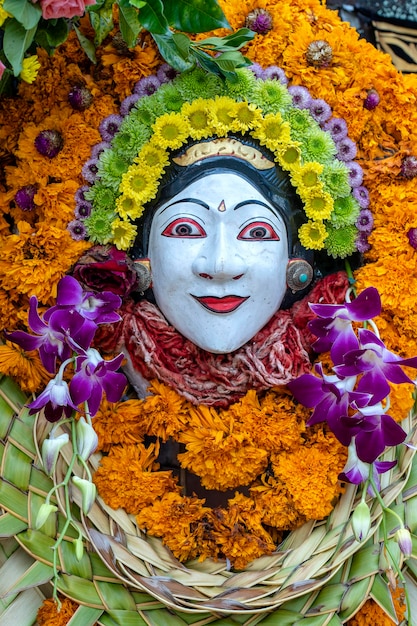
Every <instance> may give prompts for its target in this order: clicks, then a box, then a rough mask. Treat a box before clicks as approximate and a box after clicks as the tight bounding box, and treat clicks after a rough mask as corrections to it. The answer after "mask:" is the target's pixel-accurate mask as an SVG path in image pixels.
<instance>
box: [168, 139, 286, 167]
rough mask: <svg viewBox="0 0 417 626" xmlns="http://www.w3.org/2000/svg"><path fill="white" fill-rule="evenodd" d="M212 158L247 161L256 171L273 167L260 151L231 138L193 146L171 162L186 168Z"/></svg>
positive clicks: (272, 162)
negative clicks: (228, 157)
mask: <svg viewBox="0 0 417 626" xmlns="http://www.w3.org/2000/svg"><path fill="white" fill-rule="evenodd" d="M213 156H233V157H236V158H237V159H242V160H243V161H247V162H248V163H250V164H251V165H253V167H255V168H256V169H257V170H269V169H272V168H273V167H275V163H274V161H270V160H269V159H267V158H266V157H265V156H264V155H263V154H262V153H261V152H260V150H257V149H256V148H254V147H252V146H248V145H245V144H243V143H241V142H240V141H238V139H235V138H233V137H219V138H218V139H213V140H212V141H202V142H201V143H197V144H194V145H192V146H190V147H189V148H188V149H187V150H186V151H185V152H184V153H183V154H182V155H180V156H178V157H174V158H173V161H174V163H176V164H177V165H181V166H183V167H186V166H187V165H191V164H192V163H196V162H197V161H202V160H203V159H208V158H209V157H213Z"/></svg>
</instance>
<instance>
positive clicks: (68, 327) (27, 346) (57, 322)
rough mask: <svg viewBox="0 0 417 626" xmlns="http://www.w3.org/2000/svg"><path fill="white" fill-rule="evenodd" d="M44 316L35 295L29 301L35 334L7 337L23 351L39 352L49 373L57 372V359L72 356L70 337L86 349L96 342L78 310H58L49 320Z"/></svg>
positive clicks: (30, 320)
mask: <svg viewBox="0 0 417 626" xmlns="http://www.w3.org/2000/svg"><path fill="white" fill-rule="evenodd" d="M49 311H50V309H49ZM45 315H46V314H45ZM45 315H44V316H43V318H41V317H40V316H39V313H38V300H37V298H36V296H32V297H31V298H30V301H29V316H28V321H29V328H30V329H31V330H32V331H33V332H34V333H36V335H31V334H30V333H27V332H25V331H22V330H16V331H14V332H12V333H6V338H7V339H9V340H10V341H13V342H14V343H17V345H19V346H20V347H21V348H23V349H24V350H28V351H31V350H39V356H40V359H41V361H42V364H43V365H44V367H45V368H46V369H47V370H48V372H51V373H54V372H55V370H56V361H57V359H58V358H59V359H60V360H61V361H65V360H66V359H68V358H69V357H70V356H71V353H72V350H71V348H70V346H69V344H68V337H69V336H71V337H74V338H75V339H76V341H77V344H79V345H81V346H82V347H83V348H85V349H86V348H88V347H89V346H90V344H91V341H92V340H93V336H94V332H95V329H94V328H91V327H90V328H88V327H86V326H85V320H84V318H83V317H82V316H81V315H80V314H79V313H77V312H76V311H68V310H65V311H62V310H61V311H59V310H56V311H55V312H52V313H51V315H49V317H48V319H47V320H46V319H45Z"/></svg>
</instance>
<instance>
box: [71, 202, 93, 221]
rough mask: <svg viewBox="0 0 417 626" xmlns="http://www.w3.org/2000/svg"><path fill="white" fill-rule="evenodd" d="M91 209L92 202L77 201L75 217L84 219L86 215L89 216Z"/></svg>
mask: <svg viewBox="0 0 417 626" xmlns="http://www.w3.org/2000/svg"><path fill="white" fill-rule="evenodd" d="M92 209H93V207H92V204H91V202H88V200H84V201H81V202H78V203H77V205H76V207H75V211H74V214H75V217H76V219H77V220H85V218H86V217H89V215H91V211H92Z"/></svg>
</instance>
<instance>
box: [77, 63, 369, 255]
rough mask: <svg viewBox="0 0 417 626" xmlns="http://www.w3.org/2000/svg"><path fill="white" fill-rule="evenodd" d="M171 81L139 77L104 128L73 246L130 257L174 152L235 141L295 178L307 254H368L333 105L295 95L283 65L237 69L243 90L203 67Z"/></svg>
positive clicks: (353, 169) (352, 171)
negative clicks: (104, 247) (260, 151)
mask: <svg viewBox="0 0 417 626" xmlns="http://www.w3.org/2000/svg"><path fill="white" fill-rule="evenodd" d="M168 76H169V67H165V70H164V71H163V72H161V70H159V72H158V75H156V76H148V77H146V78H143V79H141V80H140V81H139V82H138V83H137V84H136V86H135V88H134V93H133V94H132V95H131V96H128V97H127V98H126V99H125V100H124V101H123V102H122V104H121V107H120V114H119V115H115V114H112V115H110V116H109V117H107V118H106V119H105V120H103V122H102V123H101V125H100V132H101V136H102V139H103V141H102V142H100V143H99V144H98V145H96V146H94V148H93V151H92V155H91V158H90V159H89V160H88V161H87V162H86V163H85V165H84V167H83V176H84V178H85V179H86V181H87V182H88V183H89V185H84V186H82V187H80V188H79V189H78V191H77V194H76V200H77V207H76V218H77V219H75V220H73V221H72V222H71V223H70V225H69V229H70V231H71V233H72V235H73V237H74V238H75V239H83V238H88V239H90V240H92V241H93V242H96V243H100V244H106V243H113V244H115V245H116V246H117V248H119V249H122V250H128V249H129V248H130V247H131V246H132V245H133V242H134V241H135V238H136V235H137V225H136V221H137V220H138V219H139V218H140V217H141V216H142V215H143V213H144V211H145V210H146V205H147V203H148V202H150V201H152V200H153V199H154V198H155V197H156V196H157V193H158V187H159V185H160V182H161V178H162V176H163V174H164V172H165V171H166V168H167V166H168V165H169V163H170V157H171V154H172V152H173V151H175V150H178V149H180V148H182V147H183V146H185V145H188V144H189V143H190V142H192V143H195V142H204V141H206V140H208V139H210V138H213V137H216V138H223V137H228V136H229V135H230V134H233V135H234V136H235V135H236V133H237V134H240V135H241V136H242V137H247V138H249V137H250V138H252V139H254V140H255V141H256V142H258V144H259V145H260V146H264V147H265V148H267V149H268V150H269V151H270V153H271V154H272V155H273V159H274V161H275V163H276V164H277V165H278V166H279V167H280V168H281V169H282V170H284V171H285V172H287V173H288V176H289V179H290V182H291V184H292V186H293V187H294V189H295V190H296V192H297V194H298V196H299V197H300V199H301V201H302V204H303V208H304V214H305V218H304V220H303V222H304V223H303V224H302V225H301V226H300V228H299V230H298V239H299V241H300V243H301V244H302V245H303V246H304V247H305V248H306V249H309V250H325V251H326V252H327V254H328V255H330V256H332V257H334V258H344V257H346V256H348V255H351V254H352V253H354V252H355V251H357V250H359V251H360V252H361V251H363V250H362V248H361V246H363V233H362V232H361V230H360V229H361V228H362V227H361V224H362V222H363V220H361V211H367V210H368V206H369V194H368V191H367V189H366V188H365V187H364V186H363V185H362V178H363V173H362V169H361V167H360V165H359V164H358V163H357V162H356V161H355V160H354V159H355V156H356V144H355V143H354V142H353V141H352V140H351V139H350V138H349V137H348V135H347V124H346V122H345V121H344V120H343V119H342V118H336V117H333V116H332V111H331V108H330V106H329V105H328V104H327V102H325V101H324V100H321V99H313V98H312V97H311V95H310V93H309V91H308V90H307V89H306V88H304V87H301V86H296V85H294V86H290V87H288V85H287V78H286V76H285V74H284V72H283V71H282V70H281V69H280V68H278V67H269V68H267V69H266V70H261V69H260V68H259V67H258V66H257V65H256V64H255V65H254V66H252V67H251V68H250V69H246V68H242V69H239V70H237V77H238V80H237V82H230V81H228V80H225V81H224V80H222V79H221V78H219V77H217V76H214V75H208V74H207V73H205V72H204V71H203V70H200V69H195V70H193V71H192V72H189V73H186V74H182V75H180V76H176V77H174V78H173V79H172V80H169V79H168ZM240 158H241V157H240ZM368 223H369V220H368ZM362 230H363V229H362ZM367 234H369V232H367V233H366V235H367Z"/></svg>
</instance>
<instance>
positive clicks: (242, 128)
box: [234, 102, 262, 133]
mask: <svg viewBox="0 0 417 626" xmlns="http://www.w3.org/2000/svg"><path fill="white" fill-rule="evenodd" d="M261 120H262V111H261V109H259V108H258V107H257V106H256V104H254V103H250V104H249V103H248V102H238V103H237V104H236V118H235V121H234V130H237V131H239V132H241V133H244V132H246V131H248V130H250V129H251V128H255V126H258V125H259V124H260V122H261Z"/></svg>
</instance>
